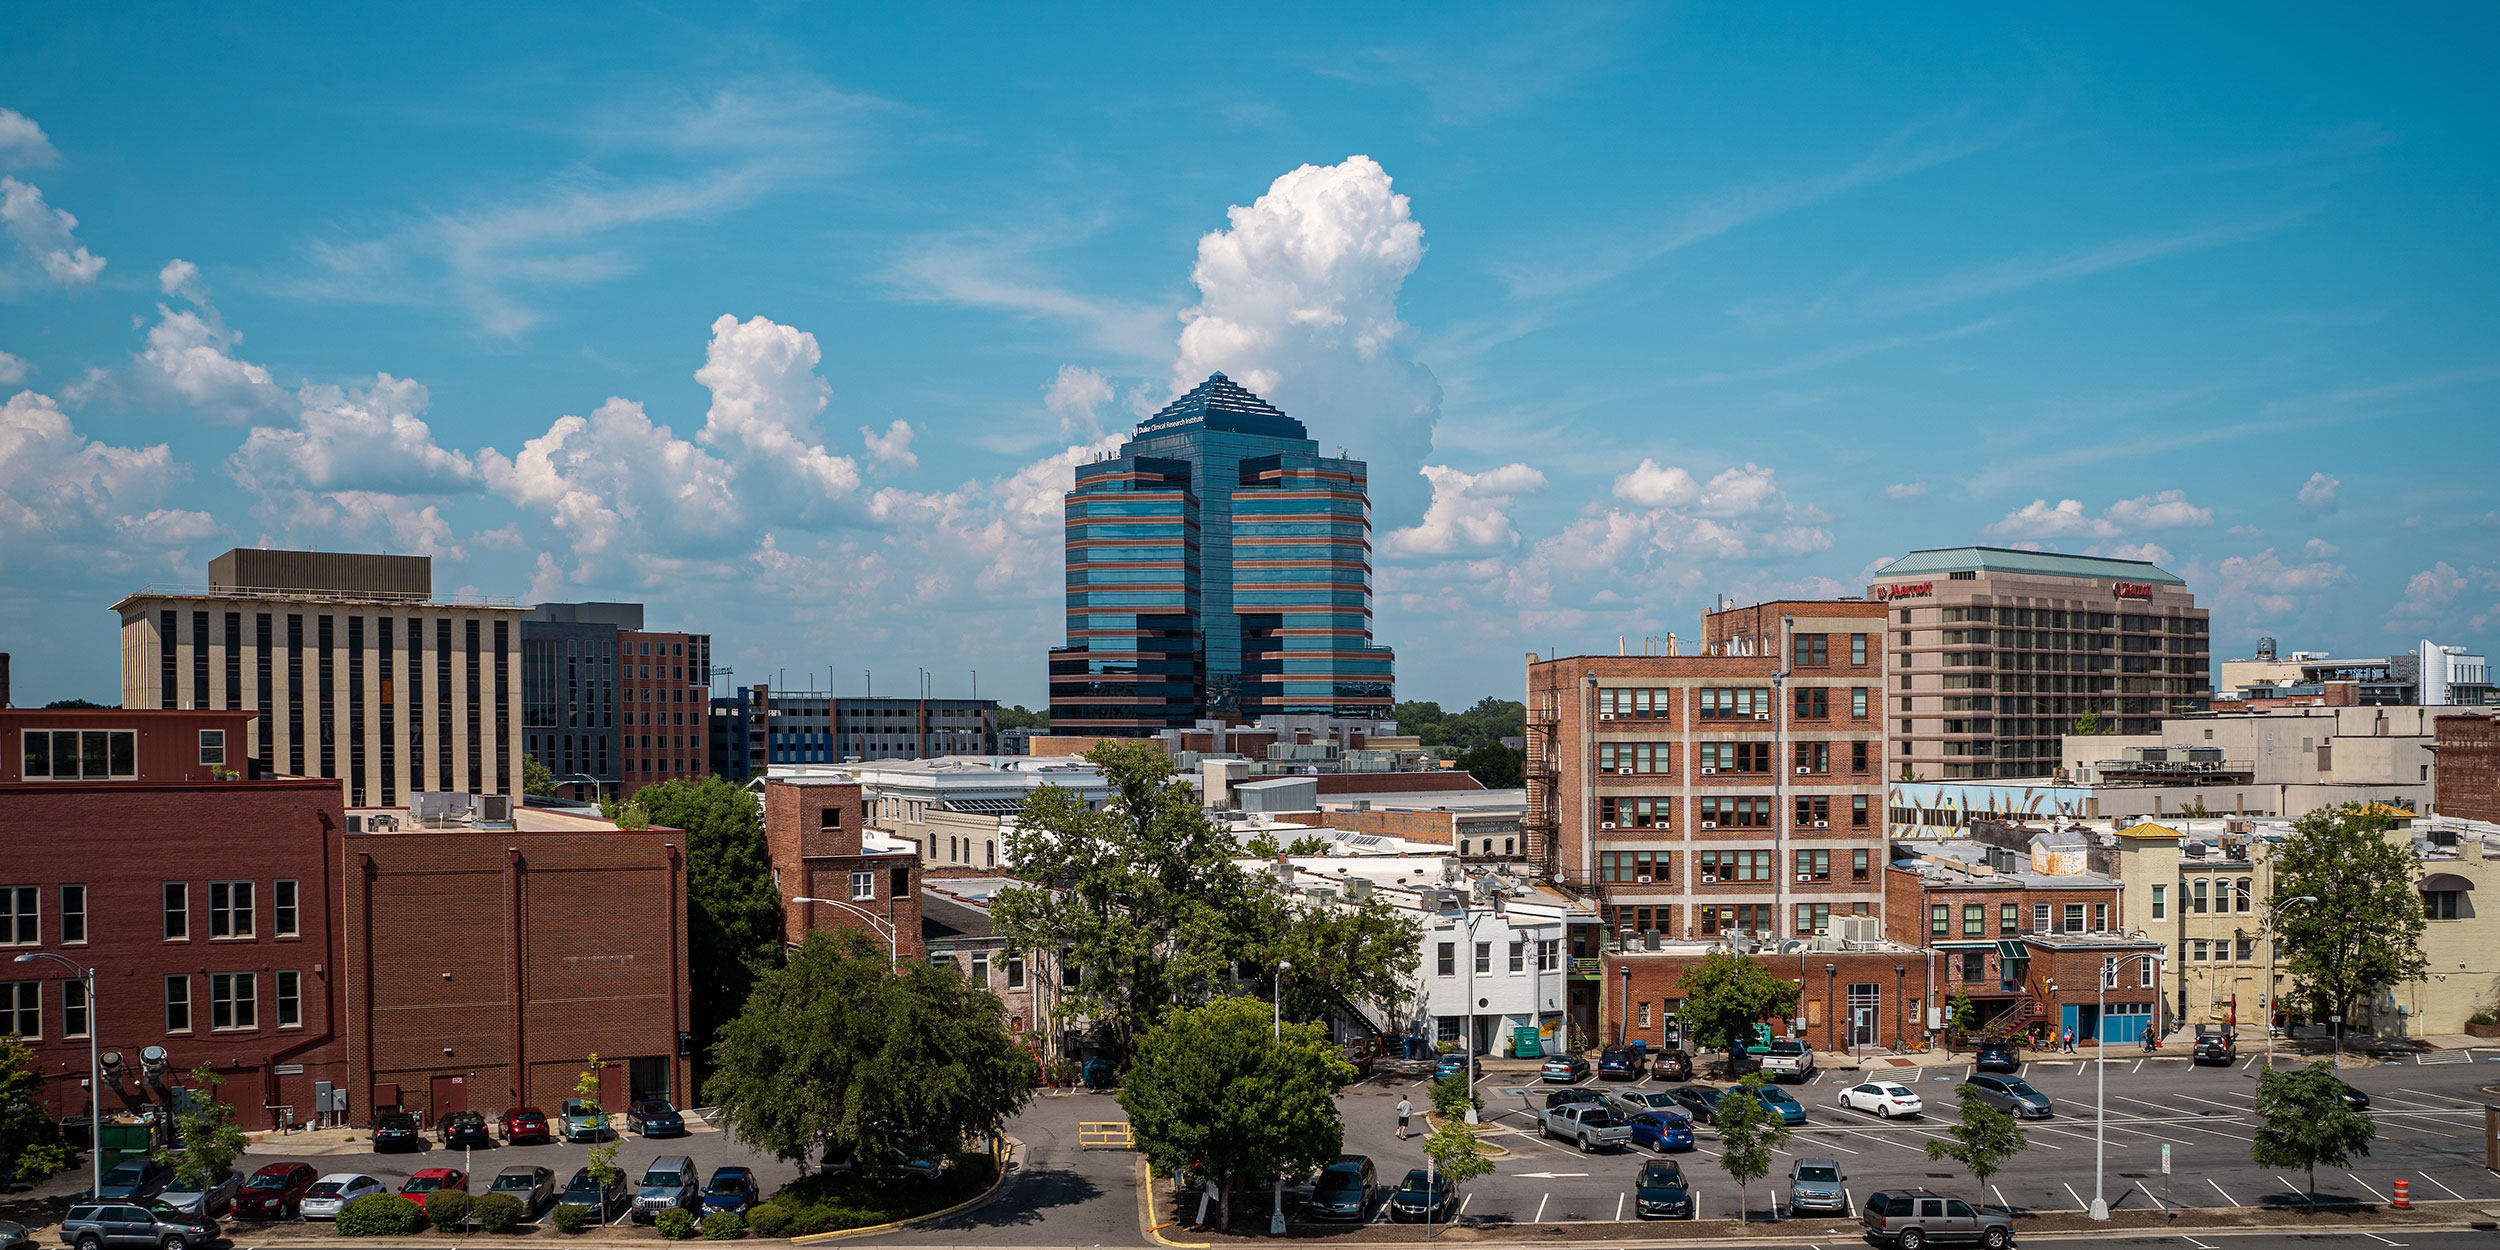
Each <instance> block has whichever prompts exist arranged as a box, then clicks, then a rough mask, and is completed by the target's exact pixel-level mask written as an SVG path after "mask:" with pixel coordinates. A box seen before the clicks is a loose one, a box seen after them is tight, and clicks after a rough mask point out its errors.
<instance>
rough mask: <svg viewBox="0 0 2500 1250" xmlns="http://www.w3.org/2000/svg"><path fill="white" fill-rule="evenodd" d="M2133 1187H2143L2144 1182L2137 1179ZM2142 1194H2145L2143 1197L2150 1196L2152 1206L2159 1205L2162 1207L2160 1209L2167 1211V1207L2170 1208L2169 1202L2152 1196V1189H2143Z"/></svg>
mask: <svg viewBox="0 0 2500 1250" xmlns="http://www.w3.org/2000/svg"><path fill="white" fill-rule="evenodd" d="M2135 1187H2136V1188H2138V1189H2144V1182H2142V1181H2137V1182H2136V1183H2135ZM2144 1196H2145V1197H2147V1198H2152V1199H2153V1205H2154V1206H2156V1207H2159V1208H2160V1209H2162V1210H2164V1211H2167V1210H2169V1209H2170V1204H2169V1203H2167V1202H2164V1201H2162V1200H2161V1199H2159V1198H2156V1197H2154V1196H2153V1191H2152V1190H2149V1189H2144Z"/></svg>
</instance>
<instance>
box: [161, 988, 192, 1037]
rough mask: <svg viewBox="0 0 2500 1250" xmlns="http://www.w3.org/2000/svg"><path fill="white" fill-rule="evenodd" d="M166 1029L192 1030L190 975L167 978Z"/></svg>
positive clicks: (173, 1030)
mask: <svg viewBox="0 0 2500 1250" xmlns="http://www.w3.org/2000/svg"><path fill="white" fill-rule="evenodd" d="M165 1031H166V1032H168V1033H188V1032H190V1031H191V978H190V977H189V976H188V975H183V974H177V975H174V976H170V977H167V978H165Z"/></svg>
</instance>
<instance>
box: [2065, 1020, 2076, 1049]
mask: <svg viewBox="0 0 2500 1250" xmlns="http://www.w3.org/2000/svg"><path fill="white" fill-rule="evenodd" d="M2064 1040H2065V1046H2064V1049H2065V1051H2066V1053H2067V1054H2070V1055H2071V1054H2073V1053H2075V1026H2073V1025H2071V1024H2070V1025H2067V1026H2066V1036H2065V1039H2064Z"/></svg>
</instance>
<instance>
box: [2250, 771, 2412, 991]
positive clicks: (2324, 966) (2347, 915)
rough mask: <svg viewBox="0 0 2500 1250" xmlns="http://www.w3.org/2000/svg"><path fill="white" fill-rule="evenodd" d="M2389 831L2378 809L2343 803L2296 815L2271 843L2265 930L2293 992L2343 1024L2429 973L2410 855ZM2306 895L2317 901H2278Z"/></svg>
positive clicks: (2372, 806)
mask: <svg viewBox="0 0 2500 1250" xmlns="http://www.w3.org/2000/svg"><path fill="white" fill-rule="evenodd" d="M2387 834H2388V817H2387V813H2386V810H2385V809H2384V808H2381V807H2378V806H2376V805H2368V806H2365V805H2363V804H2358V803H2346V804H2342V805H2340V806H2336V807H2325V808H2319V809H2318V810H2316V811H2313V812H2310V813H2309V814H2307V815H2305V816H2302V817H2301V818H2300V819H2299V820H2297V821H2294V822H2293V824H2292V836H2291V837H2289V838H2286V839H2284V840H2283V841H2281V842H2278V843H2275V845H2274V850H2273V855H2274V890H2275V895H2274V898H2273V899H2271V900H2268V902H2267V905H2266V927H2267V928H2268V929H2269V930H2271V931H2272V932H2273V933H2275V934H2276V935H2277V936H2278V937H2279V938H2280V940H2281V942H2282V944H2283V968H2284V970H2285V971H2286V972H2289V973H2290V974H2291V977H2292V986H2293V992H2294V993H2296V994H2298V995H2300V996H2301V997H2303V998H2306V999H2307V1000H2309V1001H2310V1002H2311V1003H2314V1004H2316V1005H2317V1006H2319V1007H2321V1008H2323V1009H2324V1013H2325V1014H2328V1015H2339V1016H2342V1017H2344V1018H2345V1019H2346V1020H2350V1019H2351V1018H2352V1015H2353V1006H2354V1004H2356V1003H2359V1002H2362V1001H2364V1000H2365V999H2367V998H2368V997H2369V996H2370V995H2371V994H2373V993H2375V992H2376V991H2378V990H2380V989H2382V988H2384V987H2386V986H2390V985H2397V984H2401V983H2403V982H2406V981H2414V980H2419V979H2420V978H2421V977H2423V976H2424V975H2425V974H2427V973H2428V972H2429V964H2428V962H2427V961H2426V960H2425V959H2424V958H2423V956H2422V930H2423V927H2424V924H2425V921H2424V919H2423V915H2422V896H2421V894H2420V893H2418V892H2417V889H2416V887H2415V884H2414V876H2413V874H2414V868H2415V864H2414V857H2413V851H2412V848H2411V847H2410V846H2408V845H2406V844H2405V842H2404V840H2403V839H2401V838H2397V839H2390V838H2389V837H2388V836H2387ZM2303 896H2308V897H2312V898H2315V899H2316V900H2317V901H2316V902H2314V903H2311V902H2302V903H2297V904H2290V905H2286V904H2285V903H2284V901H2283V900H2285V899H2292V898H2300V897H2303Z"/></svg>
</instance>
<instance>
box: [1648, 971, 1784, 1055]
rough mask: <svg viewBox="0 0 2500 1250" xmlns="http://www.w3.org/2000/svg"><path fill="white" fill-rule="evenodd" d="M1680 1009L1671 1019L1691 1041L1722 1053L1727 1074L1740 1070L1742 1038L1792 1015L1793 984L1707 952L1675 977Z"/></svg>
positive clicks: (1766, 972)
mask: <svg viewBox="0 0 2500 1250" xmlns="http://www.w3.org/2000/svg"><path fill="white" fill-rule="evenodd" d="M1675 983H1676V988H1677V989H1679V990H1681V991H1683V994H1684V1006H1683V1007H1682V1008H1680V1009H1679V1014H1678V1016H1677V1019H1678V1020H1680V1021H1681V1022H1682V1023H1683V1025H1684V1030H1685V1036H1687V1037H1689V1038H1692V1039H1693V1040H1694V1041H1695V1042H1700V1043H1710V1042H1716V1043H1718V1044H1719V1045H1720V1046H1721V1047H1723V1048H1724V1049H1725V1050H1726V1051H1727V1061H1728V1071H1730V1072H1734V1071H1736V1070H1737V1069H1738V1068H1740V1067H1742V1066H1743V1059H1742V1055H1743V1053H1744V1039H1745V1038H1747V1037H1749V1036H1751V1035H1752V1033H1753V1027H1754V1026H1755V1025H1756V1024H1759V1023H1761V1022H1762V1021H1765V1020H1770V1019H1776V1018H1784V1017H1788V1016H1794V1015H1796V1014H1797V983H1796V982H1794V981H1791V980H1789V979H1787V978H1786V977H1782V976H1777V975H1775V974H1773V973H1772V971H1771V970H1770V969H1768V968H1765V967H1763V966H1762V965H1761V964H1759V963H1756V962H1755V961H1753V960H1751V959H1747V958H1745V957H1744V956H1742V955H1739V954H1736V953H1734V952H1733V951H1712V952H1710V953H1709V954H1707V955H1705V956H1703V957H1702V961H1701V962H1700V963H1697V964H1694V965H1692V966H1691V967H1689V968H1686V969H1685V970H1684V974H1683V975H1682V976H1679V977H1677V978H1676V982H1675Z"/></svg>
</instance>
